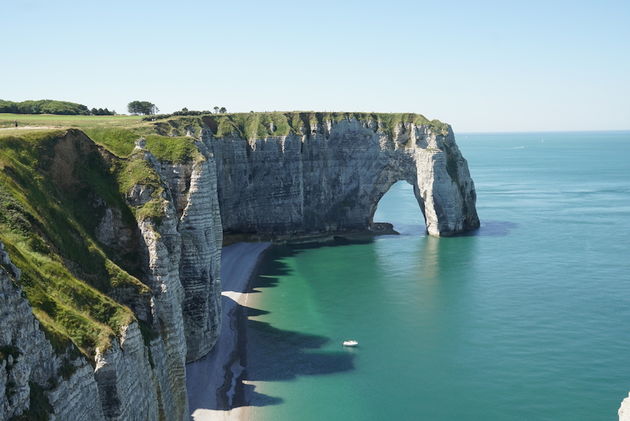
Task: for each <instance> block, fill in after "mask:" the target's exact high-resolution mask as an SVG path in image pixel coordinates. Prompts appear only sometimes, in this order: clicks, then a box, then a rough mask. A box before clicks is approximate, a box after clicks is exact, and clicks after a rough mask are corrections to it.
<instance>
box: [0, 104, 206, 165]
mask: <svg viewBox="0 0 630 421" xmlns="http://www.w3.org/2000/svg"><path fill="white" fill-rule="evenodd" d="M176 120H177V121H178V122H180V121H181V119H176ZM15 121H17V122H18V129H17V130H16V129H14V127H15V126H14V123H15ZM197 125H198V123H197ZM21 127H22V128H24V127H27V129H20V128H21ZM55 128H59V129H67V128H77V129H81V130H82V131H84V132H85V133H86V134H87V135H88V136H89V137H90V138H91V139H92V140H94V141H95V142H96V143H98V144H99V145H102V146H104V147H105V148H107V149H108V150H109V151H110V152H112V153H113V154H114V155H116V156H118V157H129V156H130V155H131V153H132V151H133V148H134V144H135V141H136V140H137V139H139V138H141V137H144V138H146V140H147V146H146V147H147V149H148V150H149V151H150V152H152V153H153V154H154V155H155V156H156V157H157V158H158V159H160V160H162V161H169V162H181V161H186V160H188V159H191V158H195V157H196V156H197V154H196V150H197V149H196V148H195V147H194V145H193V139H192V138H190V137H186V136H181V135H180V134H185V131H184V132H182V131H180V130H179V129H178V128H175V129H171V130H166V128H165V126H164V122H160V123H158V124H154V123H153V122H148V121H144V120H142V117H140V116H125V115H115V116H80V115H72V116H63V115H50V114H7V113H0V137H1V136H8V135H12V136H18V137H21V136H22V135H23V134H25V133H32V132H41V131H48V130H51V129H55ZM177 135H180V136H177Z"/></svg>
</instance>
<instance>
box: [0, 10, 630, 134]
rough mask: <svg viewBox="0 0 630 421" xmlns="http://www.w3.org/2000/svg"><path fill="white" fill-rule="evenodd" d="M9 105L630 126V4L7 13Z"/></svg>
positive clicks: (1, 67)
mask: <svg viewBox="0 0 630 421" xmlns="http://www.w3.org/2000/svg"><path fill="white" fill-rule="evenodd" d="M1 10H2V23H1V24H0V40H2V42H0V46H1V50H0V51H1V54H0V57H2V58H1V59H0V98H2V99H9V100H24V99H41V98H51V99H64V100H69V101H75V102H80V103H84V104H86V105H88V106H89V107H93V106H96V107H108V108H110V109H111V108H114V109H115V110H117V111H118V112H126V104H127V103H128V102H129V101H131V100H134V99H139V100H149V101H151V102H154V103H155V104H156V105H157V106H158V107H159V108H160V110H161V111H163V112H170V111H175V110H178V109H181V108H182V107H188V108H189V109H211V108H212V107H213V106H215V105H218V106H225V107H227V108H228V110H229V111H250V110H255V111H264V110H326V111H382V112H399V111H405V112H418V113H422V114H424V115H426V116H427V117H429V118H438V119H440V120H442V121H446V122H449V123H451V124H452V125H453V127H454V129H455V131H460V132H462V131H526V130H591V129H630V1H628V0H623V1H606V0H603V1H596V0H593V1H579V0H574V1H554V0H547V1H521V2H512V1H432V2H425V1H403V0H389V1H384V0H383V1H369V0H363V1H341V0H338V1H328V0H322V1H308V2H300V1H295V0H293V1H273V0H268V1H230V0H225V1H221V2H218V1H185V0H184V1H169V2H163V1H151V2H141V1H133V2H132V1H128V2H127V1H125V2H122V1H95V2H93V1H85V0H83V1H55V0H47V1H33V0H31V1H28V0H20V1H18V0H15V1H9V0H7V1H3V2H2V7H1Z"/></svg>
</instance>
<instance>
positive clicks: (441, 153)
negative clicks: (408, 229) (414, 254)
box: [204, 116, 479, 238]
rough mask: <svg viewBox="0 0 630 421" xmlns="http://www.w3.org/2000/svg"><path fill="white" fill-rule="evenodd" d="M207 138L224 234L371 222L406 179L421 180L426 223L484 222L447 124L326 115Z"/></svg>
mask: <svg viewBox="0 0 630 421" xmlns="http://www.w3.org/2000/svg"><path fill="white" fill-rule="evenodd" d="M204 141H205V143H206V144H207V145H208V146H209V148H210V149H211V150H212V151H213V153H214V157H215V159H216V165H217V177H218V182H217V183H218V196H219V204H220V207H221V218H222V223H223V228H224V231H225V233H226V234H248V235H255V236H258V237H266V238H278V237H283V236H286V237H294V236H301V235H317V234H325V233H335V232H347V231H355V230H365V229H369V227H370V224H371V223H372V219H373V216H374V212H375V210H376V206H377V204H378V202H379V200H380V199H381V197H382V196H383V195H384V194H385V192H387V190H388V189H389V188H390V187H391V185H392V184H394V183H395V182H396V181H399V180H406V181H408V182H409V183H410V184H412V185H413V186H414V193H415V196H416V199H417V200H418V204H419V208H420V209H419V210H420V212H422V213H423V215H424V218H425V222H426V227H427V232H428V233H429V234H431V235H434V236H448V235H454V234H457V233H460V232H463V231H467V230H471V229H475V228H477V227H478V226H479V219H478V217H477V212H476V209H475V200H476V195H475V189H474V184H473V181H472V179H471V178H470V174H469V171H468V166H467V163H466V160H465V159H464V158H463V157H462V155H461V153H460V151H459V148H458V147H457V145H456V144H455V139H454V136H453V132H452V130H451V129H450V127H449V126H446V128H445V129H442V130H438V129H436V128H435V127H432V126H431V125H427V124H421V125H418V124H414V123H412V122H407V123H404V122H401V123H399V124H397V125H394V126H390V127H389V130H384V129H383V126H382V125H381V124H380V123H379V120H378V119H371V118H366V119H362V118H355V117H351V116H349V117H348V118H344V119H339V120H332V119H330V120H326V119H320V120H319V123H318V124H317V126H316V127H315V128H311V129H306V130H304V131H303V132H302V133H301V134H299V133H295V134H288V135H286V136H268V137H263V138H253V139H245V138H243V137H241V136H239V135H233V134H231V135H225V136H221V137H219V136H216V135H215V133H214V132H213V131H212V130H206V131H205V133H204Z"/></svg>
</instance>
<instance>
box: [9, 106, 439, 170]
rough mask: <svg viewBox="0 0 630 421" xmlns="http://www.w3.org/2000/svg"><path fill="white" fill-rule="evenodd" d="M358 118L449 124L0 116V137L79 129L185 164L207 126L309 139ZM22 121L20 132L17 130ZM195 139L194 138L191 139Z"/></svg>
mask: <svg viewBox="0 0 630 421" xmlns="http://www.w3.org/2000/svg"><path fill="white" fill-rule="evenodd" d="M351 119H356V120H359V121H365V122H370V123H375V125H376V128H377V130H380V131H382V132H384V133H388V134H390V135H392V134H393V133H394V130H395V128H396V127H398V126H400V125H401V124H415V125H418V126H427V127H429V128H430V129H431V130H433V131H434V132H436V133H441V134H444V133H446V132H447V131H448V128H449V126H448V124H446V123H442V122H441V121H439V120H429V119H428V118H426V117H425V116H423V115H422V114H414V113H364V112H314V111H289V112H280V111H274V112H250V113H228V114H198V113H194V115H158V116H147V117H141V116H121V115H116V116H58V115H43V114H36V115H28V114H0V137H1V136H2V135H3V134H18V133H20V132H23V131H24V130H30V131H37V130H42V129H54V128H71V127H72V128H78V129H81V130H83V131H84V132H85V133H86V134H87V135H88V136H90V138H92V139H93V140H94V141H95V142H96V143H98V144H100V145H102V146H104V147H106V148H107V149H108V150H109V151H111V152H112V153H113V154H115V155H117V156H119V157H127V156H129V155H130V154H131V152H132V151H133V147H134V143H135V141H136V140H137V139H138V138H140V137H145V138H146V139H147V149H148V150H149V151H151V152H153V153H154V154H155V155H156V157H157V158H158V159H160V160H164V161H170V162H182V161H186V160H190V159H192V158H194V157H195V151H196V149H195V148H194V146H193V145H192V138H193V137H199V136H200V133H201V129H202V128H203V127H208V128H210V129H211V130H212V132H213V133H214V135H215V136H216V137H225V136H239V137H242V138H247V139H254V138H261V137H268V136H287V135H289V134H297V135H302V134H311V133H312V132H313V131H316V130H317V129H318V127H320V126H321V125H322V124H325V123H326V122H333V123H334V122H339V121H342V120H351ZM16 121H17V122H18V129H15V128H14V124H15V122H16ZM191 136H192V137H191Z"/></svg>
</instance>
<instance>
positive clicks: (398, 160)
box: [0, 113, 479, 421]
mask: <svg viewBox="0 0 630 421" xmlns="http://www.w3.org/2000/svg"><path fill="white" fill-rule="evenodd" d="M155 130H156V132H157V133H158V135H153V137H152V138H150V139H149V140H150V141H151V142H149V141H148V140H144V139H138V140H137V141H136V143H135V147H133V146H131V145H127V146H126V147H128V149H127V150H128V151H131V152H129V153H128V154H127V155H124V156H118V155H114V153H113V152H112V151H110V150H109V149H107V148H104V147H101V146H97V145H96V144H95V143H94V142H93V141H92V139H90V138H88V137H87V136H86V135H85V134H84V133H82V132H80V131H78V130H74V129H72V130H67V131H65V132H52V133H50V134H44V135H33V137H32V138H28V139H26V140H25V139H19V138H11V139H9V140H8V141H6V142H4V143H2V145H0V146H1V147H0V153H1V154H3V155H2V156H0V158H2V159H3V160H2V161H1V162H0V164H2V166H1V167H0V169H1V171H0V240H3V241H4V242H5V244H6V246H7V250H9V251H10V254H11V258H12V259H13V261H12V260H11V259H10V258H9V253H7V252H6V251H5V248H4V246H2V243H0V420H9V419H11V418H13V417H15V418H16V419H17V418H19V417H21V418H19V419H47V418H48V419H51V420H77V421H80V420H112V421H113V420H120V421H122V420H147V421H148V420H151V421H153V420H186V419H188V418H189V414H188V400H187V395H186V389H185V384H186V382H185V364H186V362H190V361H194V360H197V359H199V358H201V357H203V356H204V355H206V354H207V353H208V352H209V351H210V350H211V349H212V347H213V345H214V343H215V342H216V340H217V337H218V335H219V327H220V324H221V323H220V322H221V312H220V309H221V307H220V299H221V281H220V276H219V274H220V259H221V245H222V241H223V234H224V233H225V234H229V235H236V236H244V237H247V236H251V237H254V238H270V239H288V238H292V237H300V236H318V235H327V234H333V233H343V232H351V231H365V230H370V229H373V227H374V225H373V216H374V212H375V210H376V206H377V204H378V201H379V200H380V198H381V197H382V196H383V195H384V194H385V192H387V190H388V189H389V188H390V187H391V185H392V184H394V183H395V182H396V181H399V180H406V181H408V182H409V183H411V184H412V185H413V186H414V192H415V196H416V199H417V201H418V205H419V211H420V212H422V213H423V215H424V217H425V221H426V226H427V231H428V233H429V234H431V235H435V236H448V235H454V234H458V233H460V232H463V231H466V230H470V229H475V228H477V227H478V226H479V220H478V218H477V213H476V210H475V189H474V184H473V181H472V179H471V178H470V174H469V171H468V167H467V163H466V160H465V159H464V158H463V157H462V155H461V153H460V151H459V149H458V147H457V145H456V144H455V140H454V136H453V132H452V130H451V128H450V126H448V125H444V124H442V123H439V122H435V121H433V122H429V121H428V120H426V119H424V117H422V116H418V115H403V116H402V117H400V116H396V115H382V114H345V113H343V114H323V113H266V114H249V113H248V114H243V115H221V116H202V117H194V118H190V117H187V118H186V119H182V120H181V121H166V122H165V121H159V122H157V123H155ZM178 131H183V132H185V133H186V135H187V136H181V134H182V133H179V132H178ZM170 136H176V137H170ZM175 140H177V142H179V143H178V145H179V146H180V148H179V149H177V148H172V147H171V146H172V143H171V142H175ZM118 147H120V145H119V146H118ZM170 147H171V149H169V148H170ZM123 149H124V148H123ZM112 150H113V149H112Z"/></svg>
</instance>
